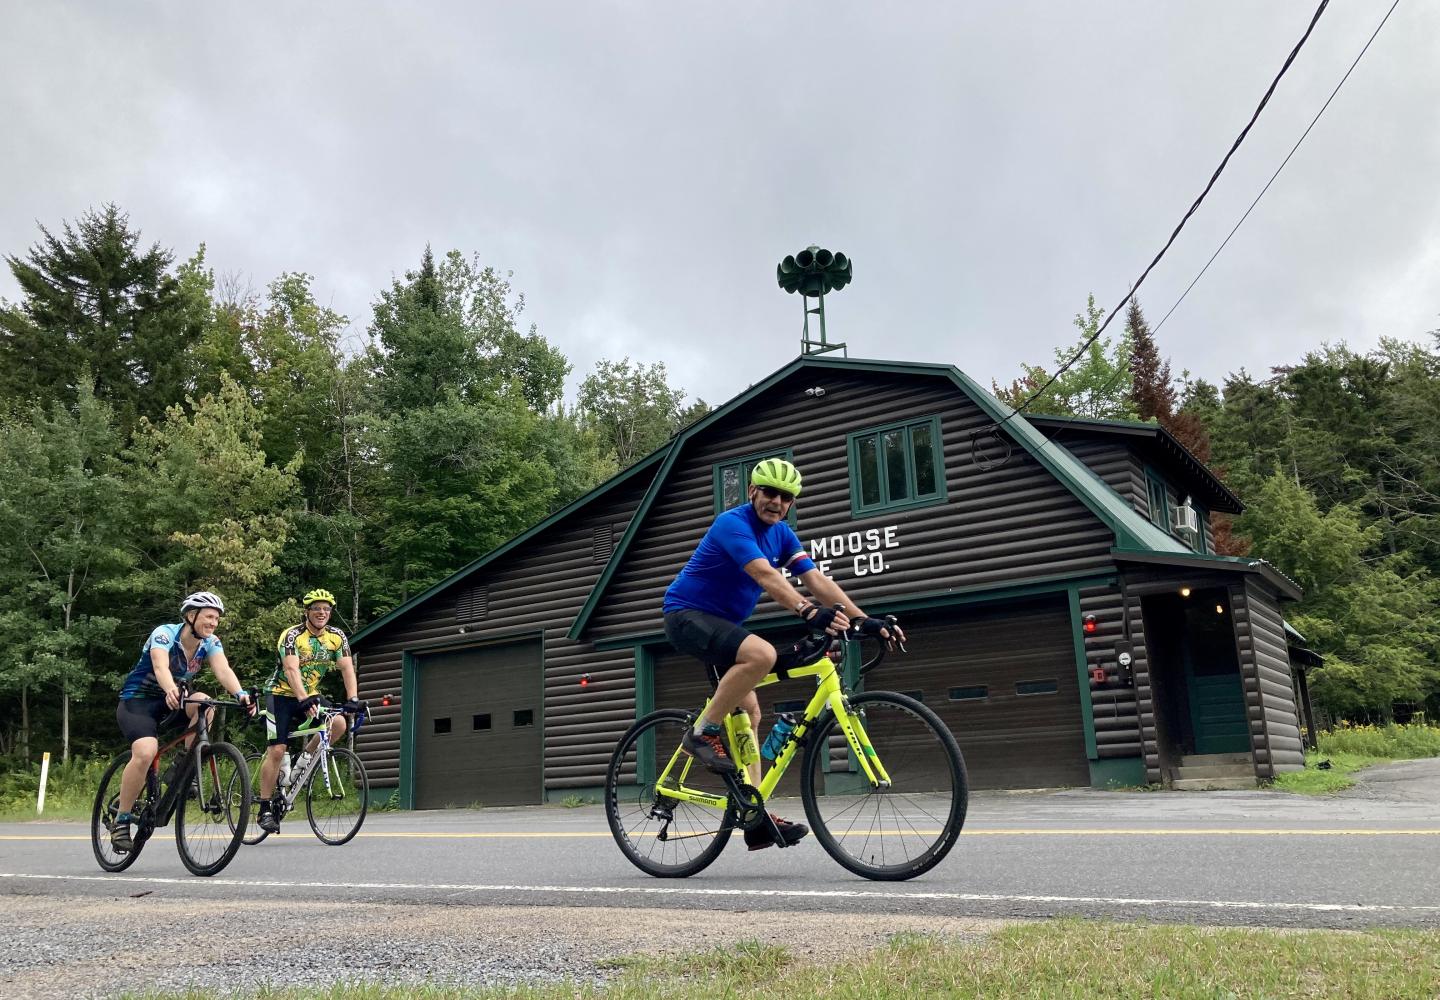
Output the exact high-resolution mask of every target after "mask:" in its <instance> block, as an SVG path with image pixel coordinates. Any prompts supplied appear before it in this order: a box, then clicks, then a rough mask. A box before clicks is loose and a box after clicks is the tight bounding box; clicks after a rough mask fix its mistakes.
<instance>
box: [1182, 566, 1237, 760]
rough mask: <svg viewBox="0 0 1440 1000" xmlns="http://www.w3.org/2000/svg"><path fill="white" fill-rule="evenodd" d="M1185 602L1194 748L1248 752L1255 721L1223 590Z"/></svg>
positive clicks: (1185, 648)
mask: <svg viewBox="0 0 1440 1000" xmlns="http://www.w3.org/2000/svg"><path fill="white" fill-rule="evenodd" d="M1196 597H1197V598H1198V599H1197V600H1194V601H1192V602H1191V603H1190V604H1187V605H1186V608H1185V618H1186V629H1185V641H1184V645H1183V646H1182V655H1183V657H1184V659H1185V682H1186V685H1187V687H1188V689H1189V692H1190V725H1191V729H1192V731H1193V732H1194V733H1195V752H1196V753H1197V754H1206V753H1248V752H1249V751H1250V723H1249V720H1248V719H1247V718H1246V714H1245V688H1244V686H1243V685H1242V684H1241V681H1240V662H1239V660H1238V658H1237V657H1236V655H1235V640H1234V629H1233V626H1232V624H1231V620H1230V614H1229V608H1228V603H1227V601H1226V599H1225V595H1224V591H1219V590H1216V591H1200V592H1199V593H1197V595H1196Z"/></svg>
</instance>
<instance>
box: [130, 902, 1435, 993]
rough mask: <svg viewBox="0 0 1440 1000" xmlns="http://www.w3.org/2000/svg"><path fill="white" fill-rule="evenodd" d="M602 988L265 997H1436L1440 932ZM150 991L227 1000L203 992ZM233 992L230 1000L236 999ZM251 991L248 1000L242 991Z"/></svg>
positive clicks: (989, 952) (1069, 937) (1122, 946)
mask: <svg viewBox="0 0 1440 1000" xmlns="http://www.w3.org/2000/svg"><path fill="white" fill-rule="evenodd" d="M607 968H609V969H612V970H613V969H618V970H619V971H618V972H615V973H614V975H613V978H611V979H609V980H608V981H602V982H567V983H561V984H556V985H538V986H522V987H508V988H501V987H491V988H467V987H456V986H403V987H402V986H396V987H383V986H375V985H365V984H358V983H353V982H352V983H346V984H343V985H336V986H333V987H331V988H329V989H323V990H305V989H297V990H269V989H266V990H262V991H260V992H256V993H251V994H248V995H249V996H253V997H263V998H266V1000H317V998H324V1000H341V998H355V1000H402V998H404V1000H408V998H423V1000H481V998H497V997H513V998H517V1000H521V998H523V1000H562V998H563V1000H575V998H580V1000H588V998H595V1000H601V998H606V1000H640V998H667V1000H701V998H704V1000H711V998H715V997H744V998H746V1000H771V998H775V1000H780V998H783V1000H794V998H797V997H818V996H823V997H826V998H827V1000H895V998H901V997H907V998H908V997H926V998H929V997H957V998H965V997H1006V998H1011V997H1013V998H1035V1000H1039V998H1045V1000H1049V998H1052V997H1064V998H1072V1000H1087V998H1110V997H1146V998H1152V997H1153V998H1160V997H1163V998H1166V1000H1170V998H1176V1000H1189V998H1194V1000H1201V998H1203V1000H1215V998H1222V997H1246V998H1250V997H1345V998H1376V1000H1379V998H1385V1000H1407V998H1422V997H1423V998H1433V997H1435V996H1436V995H1437V992H1440V932H1436V931H1417V930H1399V931H1364V932H1355V931H1282V930H1256V929H1243V928H1207V927H1191V926H1155V925H1145V924H1140V925H1136V924H1117V923H1108V922H1090V921H1083V920H1058V921H1049V922H1042V923H1029V924H1016V925H1012V926H1010V927H1006V928H1004V929H1001V930H999V931H996V932H995V933H993V934H990V935H988V936H986V937H983V938H980V939H978V940H975V941H960V940H953V939H945V938H942V937H938V936H929V935H916V934H907V935H899V936H896V937H895V938H893V939H892V940H891V941H890V942H889V944H888V945H886V946H883V947H881V948H878V949H876V950H874V951H871V952H868V953H864V954H857V955H855V956H854V957H852V958H849V959H847V960H845V961H841V962H835V963H820V964H817V963H814V962H810V961H800V960H797V959H796V958H794V957H793V956H792V955H791V954H790V953H789V952H788V951H787V950H786V949H784V948H781V947H777V946H775V945H772V944H767V943H764V942H759V941H753V940H751V941H742V942H740V943H738V944H735V945H733V946H730V947H726V948H716V949H714V950H711V951H707V952H702V953H700V954H697V955H690V956H681V957H673V956H672V957H666V958H661V957H655V956H645V957H638V958H631V959H628V960H626V961H623V962H613V963H608V964H607ZM142 995H143V996H146V997H167V998H170V997H185V998H187V1000H199V998H201V997H210V996H216V995H217V994H213V993H205V992H188V993H152V994H142ZM226 995H231V994H230V993H229V992H228V991H227V993H226ZM239 995H240V996H245V995H246V994H239Z"/></svg>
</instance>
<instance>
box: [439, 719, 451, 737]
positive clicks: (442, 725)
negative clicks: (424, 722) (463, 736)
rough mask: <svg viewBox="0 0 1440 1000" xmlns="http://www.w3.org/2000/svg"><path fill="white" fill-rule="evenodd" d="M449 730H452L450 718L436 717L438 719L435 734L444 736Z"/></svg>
mask: <svg viewBox="0 0 1440 1000" xmlns="http://www.w3.org/2000/svg"><path fill="white" fill-rule="evenodd" d="M449 731H450V720H449V719H436V720H435V735H436V736H444V735H445V734H446V733H448V732H449Z"/></svg>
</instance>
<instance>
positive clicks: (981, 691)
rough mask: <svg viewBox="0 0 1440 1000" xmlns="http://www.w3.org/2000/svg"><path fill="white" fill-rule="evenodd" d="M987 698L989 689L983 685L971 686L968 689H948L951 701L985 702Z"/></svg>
mask: <svg viewBox="0 0 1440 1000" xmlns="http://www.w3.org/2000/svg"><path fill="white" fill-rule="evenodd" d="M989 697H990V688H989V686H988V685H985V684H972V685H971V686H970V687H958V688H951V689H950V700H951V701H986V700H988V699H989Z"/></svg>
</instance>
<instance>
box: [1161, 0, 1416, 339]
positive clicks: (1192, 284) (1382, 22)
mask: <svg viewBox="0 0 1440 1000" xmlns="http://www.w3.org/2000/svg"><path fill="white" fill-rule="evenodd" d="M1398 6H1400V0H1395V2H1394V3H1392V4H1391V5H1390V9H1389V10H1387V11H1386V12H1385V16H1384V17H1382V18H1381V19H1380V23H1379V24H1378V25H1377V26H1376V28H1375V30H1374V32H1372V33H1371V35H1370V41H1368V42H1366V43H1365V47H1364V48H1363V49H1361V50H1360V54H1359V55H1358V56H1356V57H1355V61H1354V62H1352V63H1351V64H1350V68H1349V69H1347V70H1346V71H1345V75H1344V76H1342V77H1341V78H1340V82H1339V83H1337V84H1336V85H1335V89H1334V90H1332V91H1331V92H1330V96H1329V97H1328V98H1326V100H1325V103H1324V104H1322V105H1321V106H1320V110H1319V111H1317V112H1315V117H1314V118H1312V119H1311V120H1310V125H1309V126H1308V127H1307V128H1306V129H1305V131H1304V132H1303V133H1301V135H1300V138H1299V139H1296V140H1295V145H1294V146H1292V147H1291V148H1290V152H1289V154H1287V155H1286V157H1285V159H1284V160H1282V161H1281V163H1280V166H1278V167H1276V168H1275V173H1273V174H1271V175H1270V179H1269V180H1268V181H1266V182H1265V186H1264V187H1263V188H1261V189H1260V193H1259V194H1257V195H1256V196H1255V200H1254V201H1252V202H1251V203H1250V207H1249V208H1247V209H1245V214H1244V215H1242V216H1240V221H1239V222H1237V223H1235V228H1234V229H1232V230H1230V235H1229V236H1226V237H1225V241H1224V242H1223V243H1221V244H1220V246H1219V247H1217V248H1216V250H1215V252H1214V253H1213V254H1211V255H1210V259H1209V260H1207V261H1206V262H1205V266H1204V267H1202V268H1201V269H1200V273H1199V274H1197V275H1195V280H1194V281H1192V282H1190V284H1188V285H1186V286H1185V291H1183V292H1181V293H1180V297H1179V298H1178V299H1176V300H1175V304H1174V305H1173V306H1171V307H1170V312H1167V313H1166V314H1165V315H1164V316H1162V317H1161V318H1160V322H1158V323H1156V324H1155V329H1154V330H1151V331H1150V332H1151V333H1152V334H1153V333H1158V332H1159V330H1160V328H1161V327H1162V326H1164V325H1165V321H1166V320H1167V319H1169V318H1170V313H1173V312H1174V311H1175V310H1176V309H1178V308H1180V303H1182V302H1184V301H1185V296H1187V295H1189V294H1190V289H1192V288H1194V287H1195V284H1196V282H1198V281H1199V280H1200V279H1201V278H1203V277H1205V272H1206V271H1208V270H1210V265H1211V264H1213V263H1215V258H1216V257H1219V256H1220V251H1221V250H1224V249H1225V245H1226V244H1227V243H1229V242H1230V237H1231V236H1234V235H1235V233H1236V232H1237V231H1238V230H1239V229H1240V227H1241V226H1243V225H1244V224H1245V220H1246V219H1248V218H1250V213H1251V212H1253V211H1254V210H1255V206H1256V205H1258V204H1260V199H1261V198H1263V197H1265V192H1266V191H1269V190H1270V185H1271V184H1274V183H1275V178H1276V177H1279V176H1280V171H1282V170H1284V169H1285V164H1287V163H1289V162H1290V157H1292V156H1294V155H1295V150H1297V149H1299V148H1300V144H1301V143H1302V142H1304V141H1305V136H1307V135H1309V134H1310V129H1312V128H1314V127H1315V123H1316V122H1318V121H1319V120H1320V116H1321V115H1323V114H1324V113H1325V109H1326V108H1328V107H1329V106H1330V102H1331V101H1333V100H1335V95H1336V94H1338V93H1340V88H1341V87H1343V86H1345V81H1346V80H1348V79H1350V74H1351V73H1353V72H1355V67H1356V66H1358V65H1360V60H1361V59H1362V58H1364V56H1365V53H1366V52H1367V51H1369V49H1370V42H1373V41H1375V36H1376V35H1378V34H1380V29H1381V28H1383V27H1385V22H1386V21H1388V20H1390V15H1391V14H1393V13H1395V8H1396V7H1398Z"/></svg>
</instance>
